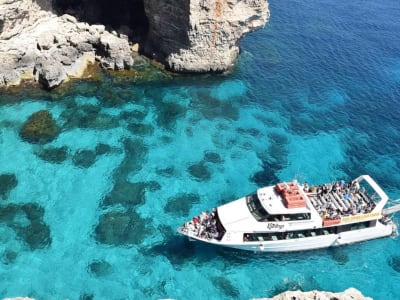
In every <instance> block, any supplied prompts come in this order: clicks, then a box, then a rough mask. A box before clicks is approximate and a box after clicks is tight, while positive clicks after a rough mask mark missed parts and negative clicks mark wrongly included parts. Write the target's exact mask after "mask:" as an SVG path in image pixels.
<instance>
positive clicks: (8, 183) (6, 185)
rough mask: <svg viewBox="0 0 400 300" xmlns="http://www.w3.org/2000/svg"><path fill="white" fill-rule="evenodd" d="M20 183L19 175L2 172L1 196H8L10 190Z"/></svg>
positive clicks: (5, 197)
mask: <svg viewBox="0 0 400 300" xmlns="http://www.w3.org/2000/svg"><path fill="white" fill-rule="evenodd" d="M17 185H18V180H17V176H15V174H11V173H5V174H0V198H1V199H3V200H5V199H7V198H8V194H9V193H10V191H11V190H12V189H13V188H15V187H16V186H17Z"/></svg>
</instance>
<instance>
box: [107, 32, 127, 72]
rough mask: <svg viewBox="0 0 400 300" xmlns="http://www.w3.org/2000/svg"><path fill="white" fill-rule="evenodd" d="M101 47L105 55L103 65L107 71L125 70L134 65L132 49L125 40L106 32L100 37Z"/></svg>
mask: <svg viewBox="0 0 400 300" xmlns="http://www.w3.org/2000/svg"><path fill="white" fill-rule="evenodd" d="M100 47H101V51H102V54H103V57H102V59H101V60H100V62H101V65H102V66H103V67H105V68H106V69H116V70H123V69H129V68H130V67H131V66H132V65H133V58H132V56H131V49H130V46H129V43H128V41H127V40H125V39H121V38H119V37H117V36H115V35H114V34H111V33H109V32H104V33H103V34H102V35H101V37H100Z"/></svg>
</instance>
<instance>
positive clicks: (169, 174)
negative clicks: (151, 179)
mask: <svg viewBox="0 0 400 300" xmlns="http://www.w3.org/2000/svg"><path fill="white" fill-rule="evenodd" d="M174 172H175V169H174V167H167V168H163V169H157V170H156V173H157V175H160V176H165V177H172V176H174Z"/></svg>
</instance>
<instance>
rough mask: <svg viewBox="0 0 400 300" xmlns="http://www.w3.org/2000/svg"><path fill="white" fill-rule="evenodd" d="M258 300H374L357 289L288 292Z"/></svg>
mask: <svg viewBox="0 0 400 300" xmlns="http://www.w3.org/2000/svg"><path fill="white" fill-rule="evenodd" d="M258 300H372V298H370V297H364V296H363V295H362V294H361V292H360V291H358V290H356V289H355V288H349V289H347V290H345V291H344V292H341V293H331V292H324V291H310V292H301V291H288V292H284V293H282V294H279V295H277V296H275V297H273V298H262V299H258Z"/></svg>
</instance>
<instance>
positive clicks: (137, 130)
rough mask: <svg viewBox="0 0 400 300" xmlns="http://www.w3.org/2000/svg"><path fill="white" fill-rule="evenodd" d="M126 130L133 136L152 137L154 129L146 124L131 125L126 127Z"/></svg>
mask: <svg viewBox="0 0 400 300" xmlns="http://www.w3.org/2000/svg"><path fill="white" fill-rule="evenodd" d="M128 130H129V131H130V132H132V133H133V134H137V135H140V136H146V135H152V134H153V132H154V128H153V126H151V125H148V124H139V123H131V124H129V125H128Z"/></svg>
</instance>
